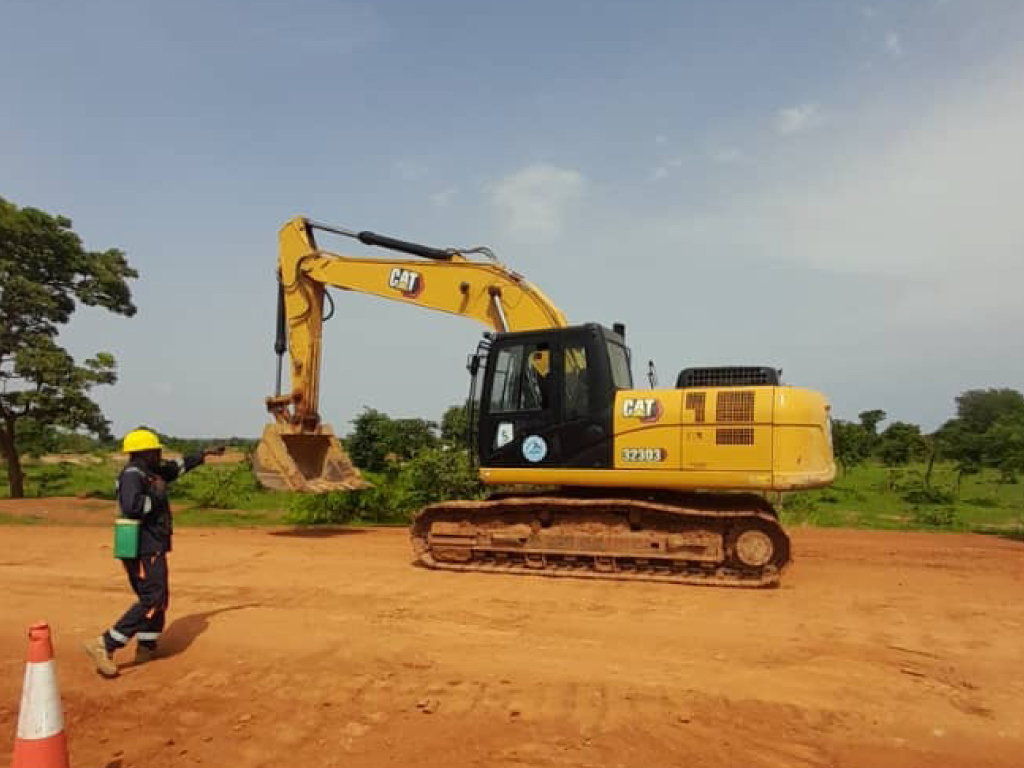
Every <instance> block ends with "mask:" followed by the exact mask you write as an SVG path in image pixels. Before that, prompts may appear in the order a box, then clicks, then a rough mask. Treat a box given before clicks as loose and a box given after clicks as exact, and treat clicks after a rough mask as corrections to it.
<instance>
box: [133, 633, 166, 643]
mask: <svg viewBox="0 0 1024 768" xmlns="http://www.w3.org/2000/svg"><path fill="white" fill-rule="evenodd" d="M135 637H137V638H138V639H139V640H143V641H149V640H159V639H160V633H159V632H139V634H137V635H136V636H135Z"/></svg>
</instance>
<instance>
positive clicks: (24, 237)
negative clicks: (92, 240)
mask: <svg viewBox="0 0 1024 768" xmlns="http://www.w3.org/2000/svg"><path fill="white" fill-rule="evenodd" d="M137 276H138V274H137V273H136V272H135V270H134V269H132V268H131V267H130V266H129V265H128V262H127V260H126V259H125V255H124V253H122V252H121V251H119V250H117V249H113V248H112V249H109V250H106V251H88V250H86V249H85V248H84V247H83V245H82V241H81V240H80V239H79V237H78V235H77V234H75V233H74V232H73V231H72V229H71V221H70V220H69V219H67V218H65V217H63V216H51V215H50V214H47V213H44V212H43V211H40V210H36V209H34V208H18V207H17V206H16V205H14V204H13V203H10V202H8V201H7V200H5V199H3V198H0V452H2V453H3V456H4V459H5V460H6V463H7V476H8V483H9V485H10V493H11V496H13V497H15V498H18V497H21V496H23V495H24V474H23V472H22V469H21V451H22V450H23V445H22V441H21V426H22V425H25V426H27V427H28V429H26V432H25V435H26V436H31V437H32V439H33V440H34V441H36V442H39V441H44V440H45V438H46V437H47V435H48V434H49V436H50V437H52V436H53V431H54V430H57V431H61V430H63V431H65V432H76V431H79V430H84V431H86V432H89V433H92V434H97V435H99V436H101V437H107V436H109V422H108V421H107V420H106V419H105V418H104V416H103V413H102V412H101V411H100V408H99V406H97V405H96V403H95V402H93V400H92V399H91V397H90V391H91V390H92V388H93V387H95V386H97V385H102V384H113V383H114V381H115V380H116V374H115V363H114V358H113V357H112V356H111V355H110V354H108V353H105V352H99V353H97V354H96V355H95V356H94V357H92V358H90V359H88V360H86V361H85V362H84V363H83V364H81V365H80V364H78V363H76V362H75V360H74V358H72V356H71V355H70V354H69V353H68V352H67V351H66V350H65V349H64V348H63V347H61V346H59V345H58V344H57V341H56V339H57V335H58V333H59V331H60V328H61V326H63V325H65V324H67V323H68V322H69V321H70V319H71V316H72V314H73V313H74V311H75V308H76V307H77V306H78V305H79V304H84V305H86V306H92V307H102V308H104V309H107V310H110V311H111V312H114V313H117V314H120V315H126V316H131V315H134V314H135V306H134V305H133V304H132V301H131V292H130V290H129V287H128V280H129V279H131V278H135V277H137Z"/></svg>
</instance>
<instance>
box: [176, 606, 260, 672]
mask: <svg viewBox="0 0 1024 768" xmlns="http://www.w3.org/2000/svg"><path fill="white" fill-rule="evenodd" d="M259 605H260V603H243V604H241V605H231V606H228V607H227V608H216V609H214V610H212V611H203V612H202V613H190V614H189V615H188V616H182V617H181V618H179V619H175V620H174V621H172V622H171V624H170V626H168V627H167V628H166V629H165V630H164V631H163V635H162V636H161V638H160V653H159V655H160V658H167V657H169V656H177V655H178V654H179V653H184V652H185V651H187V650H188V648H189V646H191V645H192V643H194V642H195V641H196V638H197V637H199V636H200V635H201V634H203V632H205V631H206V630H207V629H209V628H210V619H211V618H212V617H214V616H217V615H219V614H221V613H228V612H229V611H240V610H242V609H244V608H256V607H258V606H259Z"/></svg>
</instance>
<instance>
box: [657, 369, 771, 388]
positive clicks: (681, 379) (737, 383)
mask: <svg viewBox="0 0 1024 768" xmlns="http://www.w3.org/2000/svg"><path fill="white" fill-rule="evenodd" d="M780 373H781V371H779V370H776V369H775V368H769V367H768V366H764V365H731V366H720V367H717V368H684V369H683V370H682V371H680V372H679V376H678V377H677V378H676V387H677V388H679V389H688V388H690V387H757V386H778V384H779V383H780V381H779V375H780Z"/></svg>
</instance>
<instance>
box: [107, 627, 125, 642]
mask: <svg viewBox="0 0 1024 768" xmlns="http://www.w3.org/2000/svg"><path fill="white" fill-rule="evenodd" d="M107 633H108V634H109V635H110V636H111V637H112V638H114V639H115V640H117V642H119V643H127V642H128V638H127V637H126V636H125V635H122V634H121V633H120V632H118V631H117V630H116V629H108V630H107Z"/></svg>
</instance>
